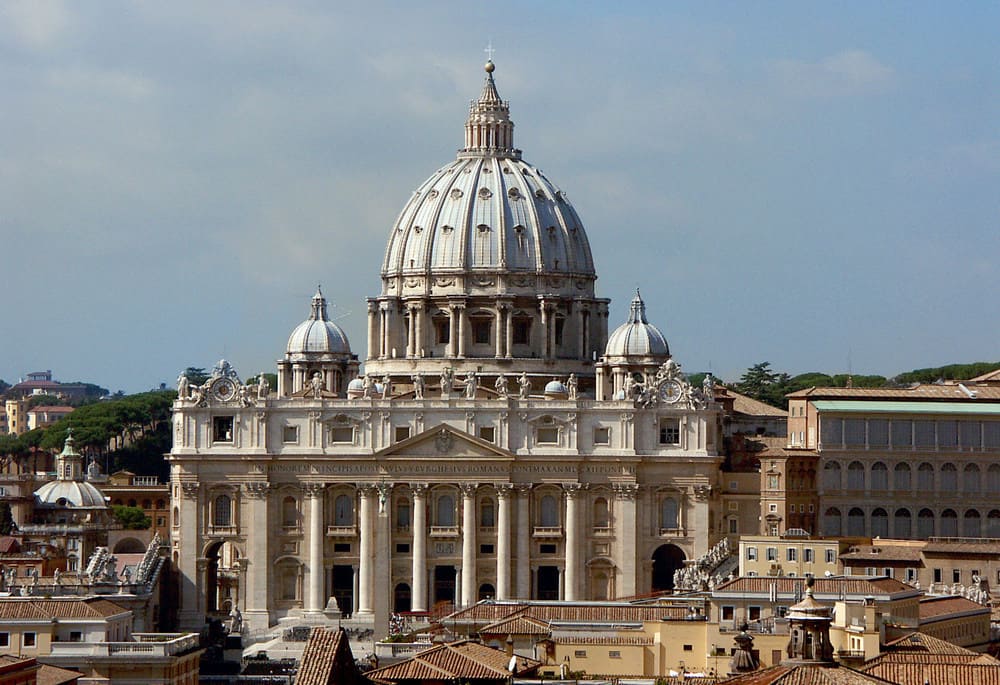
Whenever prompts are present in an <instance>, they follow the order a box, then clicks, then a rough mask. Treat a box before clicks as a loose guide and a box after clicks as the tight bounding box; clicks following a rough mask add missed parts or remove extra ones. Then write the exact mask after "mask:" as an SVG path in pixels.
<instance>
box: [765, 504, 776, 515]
mask: <svg viewBox="0 0 1000 685" xmlns="http://www.w3.org/2000/svg"><path fill="white" fill-rule="evenodd" d="M767 510H768V511H769V512H771V513H772V514H773V513H775V512H777V511H778V505H777V504H768V505H767Z"/></svg>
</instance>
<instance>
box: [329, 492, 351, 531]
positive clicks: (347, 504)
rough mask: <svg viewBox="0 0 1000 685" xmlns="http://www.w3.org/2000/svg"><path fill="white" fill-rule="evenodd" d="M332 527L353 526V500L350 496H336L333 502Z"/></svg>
mask: <svg viewBox="0 0 1000 685" xmlns="http://www.w3.org/2000/svg"><path fill="white" fill-rule="evenodd" d="M333 525H335V526H353V525H354V498H353V497H351V496H350V495H337V498H336V499H335V500H333Z"/></svg>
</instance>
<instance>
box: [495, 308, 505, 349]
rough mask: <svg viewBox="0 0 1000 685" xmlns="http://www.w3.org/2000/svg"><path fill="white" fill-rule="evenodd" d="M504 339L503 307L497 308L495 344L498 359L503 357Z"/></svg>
mask: <svg viewBox="0 0 1000 685" xmlns="http://www.w3.org/2000/svg"><path fill="white" fill-rule="evenodd" d="M503 339H504V333H503V307H497V315H496V330H495V331H494V333H493V343H494V346H495V348H496V357H497V359H499V358H500V357H502V356H503Z"/></svg>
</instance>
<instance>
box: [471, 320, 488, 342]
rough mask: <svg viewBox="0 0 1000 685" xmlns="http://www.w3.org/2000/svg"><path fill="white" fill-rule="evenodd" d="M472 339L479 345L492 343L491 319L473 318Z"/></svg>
mask: <svg viewBox="0 0 1000 685" xmlns="http://www.w3.org/2000/svg"><path fill="white" fill-rule="evenodd" d="M472 340H473V341H474V342H475V343H476V344H477V345H489V344H490V321H489V319H473V320H472Z"/></svg>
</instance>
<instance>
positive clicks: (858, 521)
mask: <svg viewBox="0 0 1000 685" xmlns="http://www.w3.org/2000/svg"><path fill="white" fill-rule="evenodd" d="M847 534H848V535H850V536H852V537H861V536H862V535H864V534H865V512H863V511H861V509H859V508H858V507H854V508H853V509H851V510H850V511H849V512H847Z"/></svg>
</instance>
